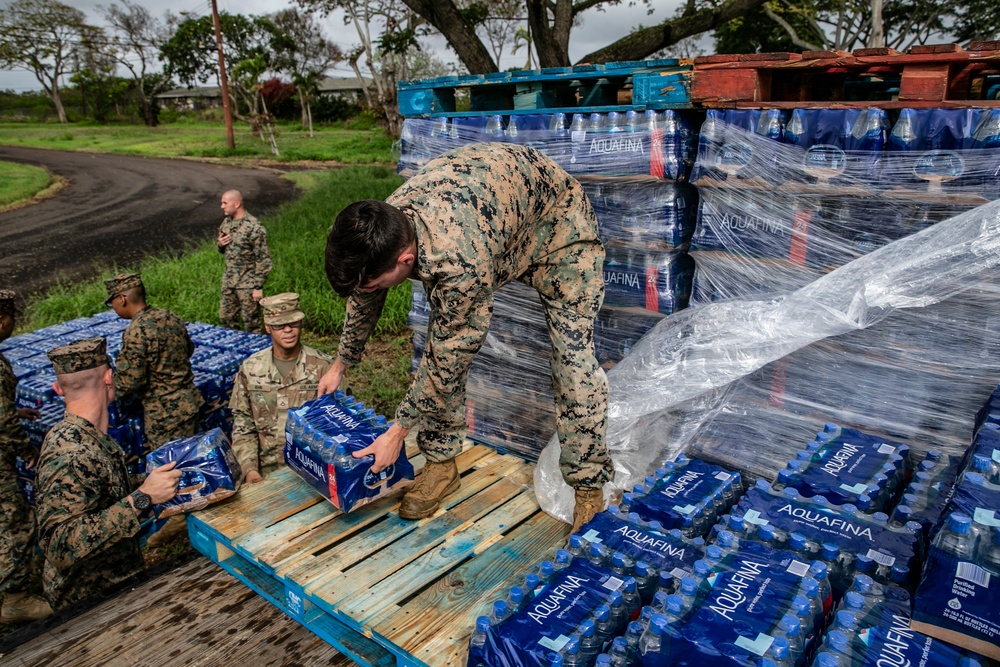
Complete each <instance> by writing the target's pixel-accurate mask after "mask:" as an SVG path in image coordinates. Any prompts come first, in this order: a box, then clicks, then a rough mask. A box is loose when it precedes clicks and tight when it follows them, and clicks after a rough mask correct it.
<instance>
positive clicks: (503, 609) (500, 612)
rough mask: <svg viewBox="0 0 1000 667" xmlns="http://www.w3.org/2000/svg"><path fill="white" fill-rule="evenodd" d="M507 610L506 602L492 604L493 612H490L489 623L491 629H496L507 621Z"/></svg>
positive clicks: (500, 601)
mask: <svg viewBox="0 0 1000 667" xmlns="http://www.w3.org/2000/svg"><path fill="white" fill-rule="evenodd" d="M507 615H508V610H507V601H506V600H495V601H494V602H493V610H492V611H490V615H489V621H490V625H491V626H492V627H494V628H495V627H497V626H498V625H500V624H501V623H503V622H504V621H505V620H507Z"/></svg>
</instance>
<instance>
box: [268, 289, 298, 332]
mask: <svg viewBox="0 0 1000 667" xmlns="http://www.w3.org/2000/svg"><path fill="white" fill-rule="evenodd" d="M260 307H261V310H263V311H264V324H270V325H271V326H278V325H281V324H290V323H291V322H300V321H302V320H304V319H305V318H306V314H305V313H303V312H302V311H301V310H299V295H298V294H296V293H295V292H284V293H283V294H275V295H274V296H267V297H264V298H263V299H261V300H260Z"/></svg>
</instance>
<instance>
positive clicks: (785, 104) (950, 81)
mask: <svg viewBox="0 0 1000 667" xmlns="http://www.w3.org/2000/svg"><path fill="white" fill-rule="evenodd" d="M694 62H695V65H694V74H693V78H692V82H691V101H692V102H693V103H695V104H698V105H701V106H705V107H717V108H732V107H749V108H787V109H793V108H805V107H835V108H842V107H870V106H879V107H881V108H886V109H890V108H903V107H996V106H1000V42H975V43H973V44H971V45H970V50H968V51H967V50H964V49H962V48H961V47H959V46H958V45H957V44H940V45H929V46H914V47H913V48H912V49H910V51H909V52H908V53H906V54H902V53H899V52H897V51H894V50H893V49H886V48H883V49H859V50H856V51H854V52H853V53H847V52H846V51H805V52H803V53H752V54H732V55H714V56H702V57H699V58H695V61H694Z"/></svg>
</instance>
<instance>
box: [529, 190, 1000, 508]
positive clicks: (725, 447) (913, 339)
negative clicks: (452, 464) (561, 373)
mask: <svg viewBox="0 0 1000 667" xmlns="http://www.w3.org/2000/svg"><path fill="white" fill-rule="evenodd" d="M873 201H877V200H874V199H873ZM998 263H1000V202H992V203H990V204H986V205H984V206H981V207H979V208H976V209H973V210H972V211H969V212H966V213H963V214H961V215H958V216H956V217H954V218H952V219H948V220H946V221H943V222H941V223H939V224H937V225H934V226H931V227H928V228H927V229H925V230H923V231H921V232H919V233H917V234H914V235H912V236H908V237H906V238H903V239H900V240H898V241H895V242H893V243H890V244H888V245H885V246H883V247H881V248H879V249H877V250H875V251H873V252H871V253H869V254H867V255H864V256H862V257H860V258H858V259H856V260H854V261H853V262H851V263H849V264H847V265H845V266H842V267H840V268H838V269H836V270H834V271H831V272H829V273H826V274H824V275H822V276H820V277H819V278H817V279H816V280H814V281H812V282H810V283H808V284H806V285H805V286H803V287H801V288H800V289H798V290H796V291H793V292H789V293H786V294H770V295H768V296H766V297H762V298H758V299H753V300H751V299H732V300H727V301H720V302H716V303H711V304H707V305H705V306H702V307H696V308H689V309H687V310H684V311H681V312H679V313H676V314H674V315H673V316H672V317H669V318H666V319H665V320H663V321H662V322H661V323H659V324H658V325H657V326H656V327H654V328H653V329H652V331H650V333H648V334H647V335H646V336H645V337H644V338H643V339H641V340H640V341H639V343H638V344H637V345H635V346H633V347H632V349H631V351H630V353H629V355H628V356H627V357H625V359H623V360H622V361H621V362H619V363H618V364H617V365H616V366H615V367H614V368H613V369H611V371H609V373H608V380H609V382H610V387H611V393H610V405H609V409H610V411H609V423H608V444H609V447H610V449H611V452H612V457H613V459H614V463H615V469H616V479H615V484H616V486H618V487H620V488H627V487H628V486H629V485H631V484H632V483H634V481H635V480H636V479H639V478H642V477H643V476H644V475H645V474H646V473H647V471H648V470H649V469H651V468H652V467H654V466H653V464H655V463H656V462H659V461H662V460H663V459H672V458H674V457H675V456H676V454H677V453H679V452H681V451H686V452H687V453H688V454H692V455H698V456H701V457H703V458H709V459H713V460H716V461H719V462H721V463H723V464H727V465H730V466H732V467H735V468H738V469H741V470H744V471H748V472H751V473H754V474H758V475H762V476H765V477H767V478H769V479H770V478H773V477H774V475H775V474H776V472H777V470H778V469H779V468H781V467H782V466H783V465H784V462H785V461H786V460H787V459H788V458H790V457H791V456H793V455H794V453H795V451H796V450H797V449H799V448H801V447H802V446H803V445H804V443H806V442H808V440H809V439H811V437H812V436H813V435H814V434H815V433H816V431H817V430H819V429H820V428H821V427H822V425H823V423H824V422H826V421H835V422H837V423H839V424H842V425H849V426H853V427H857V428H860V429H863V430H866V431H869V432H874V433H886V434H887V435H889V436H891V437H893V438H897V439H904V441H905V442H907V443H908V444H910V445H911V446H913V447H915V448H917V449H919V450H922V449H927V448H931V447H934V448H937V449H942V450H945V451H946V452H949V453H953V452H960V451H963V450H964V448H965V446H966V443H967V442H968V438H969V434H970V433H971V429H972V425H973V419H974V417H975V413H976V410H977V409H978V408H979V406H980V405H981V404H982V401H983V400H984V397H985V396H987V395H989V392H990V391H991V390H992V388H993V387H995V385H996V378H997V377H1000V345H998V342H997V340H996V333H995V332H996V331H997V328H996V326H995V324H996V319H995V318H996V317H997V315H996V313H997V312H998V308H1000V287H998V284H997V283H996V282H994V278H993V273H994V271H995V268H996V266H997V264H998ZM557 447H558V445H557V443H555V442H554V439H553V441H550V443H549V445H548V446H547V447H546V449H545V450H544V451H543V453H542V456H541V457H540V459H539V464H538V466H537V468H536V471H535V484H536V494H537V496H538V498H539V501H540V503H541V504H542V506H543V508H544V509H545V510H546V511H548V512H550V513H551V514H553V515H555V516H557V517H560V518H562V519H566V520H568V519H569V517H570V516H571V515H572V507H573V495H572V491H571V490H570V488H569V487H568V486H566V484H565V483H564V482H563V480H562V477H561V476H560V474H559V470H558V450H557Z"/></svg>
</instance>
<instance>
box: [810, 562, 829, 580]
mask: <svg viewBox="0 0 1000 667" xmlns="http://www.w3.org/2000/svg"><path fill="white" fill-rule="evenodd" d="M826 572H827V567H826V563H824V562H823V561H821V560H814V561H813V562H812V564H811V565H810V566H809V573H810V574H812V576H813V577H815V578H816V579H822V578H823V577H825V576H826Z"/></svg>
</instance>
